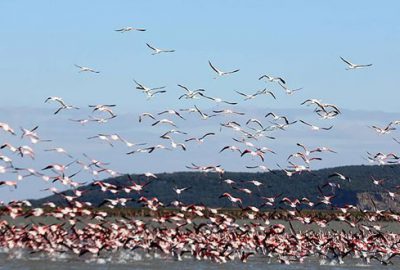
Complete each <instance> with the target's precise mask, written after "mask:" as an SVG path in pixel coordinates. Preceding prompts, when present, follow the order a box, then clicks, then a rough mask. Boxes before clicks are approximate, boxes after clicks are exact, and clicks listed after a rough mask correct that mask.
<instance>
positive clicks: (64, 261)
mask: <svg viewBox="0 0 400 270" xmlns="http://www.w3.org/2000/svg"><path fill="white" fill-rule="evenodd" d="M107 256H108V257H101V258H97V257H92V256H87V257H85V258H83V257H81V258H79V257H77V256H74V255H69V254H57V255H53V256H49V255H44V254H29V252H26V251H23V250H11V251H4V250H3V253H1V254H0V269H1V270H9V269H20V270H34V269H35V270H36V269H40V270H50V269H57V270H64V269H65V270H67V269H72V270H73V269H76V270H78V269H79V270H86V269H87V270H89V269H90V270H91V269H98V270H108V269H113V270H114V269H116V270H125V269H138V270H139V269H165V270H167V269H177V270H178V269H179V270H180V269H199V270H202V269H204V270H206V269H240V270H241V269H277V270H284V269H293V270H306V269H309V270H319V269H332V270H333V269H335V270H339V269H346V270H350V269H400V264H399V263H400V262H399V261H397V262H394V263H395V264H394V265H390V266H383V265H380V264H379V263H378V262H372V263H371V264H364V263H362V262H361V261H360V260H356V259H347V260H345V262H344V263H343V264H338V263H337V262H328V261H326V260H323V259H319V258H316V257H315V258H309V259H308V260H307V261H306V262H304V263H302V264H301V263H293V264H290V265H284V264H279V263H277V262H276V261H274V260H272V261H270V259H269V258H266V257H252V258H249V260H248V262H247V263H245V264H244V263H242V262H240V261H238V260H236V261H233V262H228V263H224V264H219V263H215V262H210V261H197V260H195V259H193V258H189V257H188V258H183V260H182V261H177V260H175V259H174V258H172V257H169V256H161V255H157V254H151V255H150V254H146V253H139V252H116V253H113V254H109V255H107Z"/></svg>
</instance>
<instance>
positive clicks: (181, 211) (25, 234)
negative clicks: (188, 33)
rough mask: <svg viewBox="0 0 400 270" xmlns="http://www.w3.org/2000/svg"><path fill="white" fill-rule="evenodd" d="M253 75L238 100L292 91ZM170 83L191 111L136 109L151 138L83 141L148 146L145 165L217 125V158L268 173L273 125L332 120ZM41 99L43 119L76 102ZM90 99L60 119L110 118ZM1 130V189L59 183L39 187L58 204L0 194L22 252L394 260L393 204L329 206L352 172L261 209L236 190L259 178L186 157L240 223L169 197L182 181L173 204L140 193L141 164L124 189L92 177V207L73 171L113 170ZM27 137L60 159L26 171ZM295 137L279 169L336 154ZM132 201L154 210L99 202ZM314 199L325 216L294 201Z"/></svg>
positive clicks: (7, 246) (255, 184)
mask: <svg viewBox="0 0 400 270" xmlns="http://www.w3.org/2000/svg"><path fill="white" fill-rule="evenodd" d="M115 31H117V32H120V33H121V34H122V33H123V34H124V35H125V34H128V32H131V33H132V32H135V31H139V32H140V31H146V29H138V28H133V27H124V28H122V29H117V30H115ZM139 35H140V34H139ZM146 45H147V47H148V49H149V50H150V52H151V54H152V55H159V54H167V53H168V54H171V55H172V54H175V53H178V52H175V50H172V49H160V48H157V47H155V46H154V45H152V44H149V43H146ZM154 57H162V56H154ZM338 61H343V62H344V64H345V65H346V69H349V70H355V69H363V68H372V67H370V66H371V64H365V65H360V64H353V63H351V62H350V61H348V60H346V59H345V58H341V59H338ZM75 66H76V68H77V69H78V71H79V73H87V74H88V76H101V75H102V74H101V72H100V71H98V70H96V69H93V68H91V67H86V66H80V65H75ZM221 66H222V65H221ZM205 68H209V71H210V73H212V74H213V75H214V76H215V79H219V80H224V78H222V77H229V76H235V73H237V72H240V70H239V69H230V70H227V71H223V70H221V69H220V63H218V64H217V63H213V62H211V61H208V65H207V60H206V61H205ZM349 72H352V71H349ZM360 72H362V71H360ZM210 78H211V76H210ZM259 80H260V81H264V82H265V88H263V89H261V90H257V91H254V92H250V93H245V92H241V91H236V93H234V95H236V96H237V100H240V103H241V105H243V106H245V104H246V102H247V101H248V100H251V99H272V100H275V99H277V96H278V95H277V93H276V91H275V92H273V91H270V90H268V89H269V88H270V86H274V87H277V88H278V89H282V91H283V92H281V94H283V95H285V96H286V95H287V96H288V98H290V96H291V95H296V93H297V92H298V91H301V90H302V89H301V88H297V89H295V88H291V87H289V86H288V82H287V81H286V79H285V78H281V77H274V76H271V75H267V74H266V75H262V76H260V77H259ZM133 83H134V84H133V85H134V87H135V88H136V89H137V90H139V91H140V92H141V93H142V94H143V100H140V101H139V102H147V101H146V100H149V99H157V98H159V97H160V96H162V95H165V94H166V93H167V90H166V87H150V86H147V85H146V84H145V83H143V82H140V81H137V80H134V82H133ZM176 88H177V89H180V90H181V91H182V94H181V95H180V96H177V97H176V98H177V100H178V99H180V100H182V99H185V100H187V101H189V102H193V103H192V104H193V106H192V107H191V108H185V109H182V108H176V109H170V108H168V109H160V110H159V111H154V112H143V113H141V114H140V115H138V118H139V122H140V123H141V125H148V126H149V128H152V129H157V128H158V129H160V130H161V129H162V132H160V134H159V141H160V143H159V144H154V145H150V144H149V143H145V142H144V143H140V144H137V143H133V142H131V141H129V140H127V139H126V138H123V137H122V136H120V135H119V134H118V133H112V134H105V133H101V134H93V136H91V137H89V138H88V140H90V142H93V143H105V144H109V145H110V147H112V146H114V145H115V144H122V145H126V147H127V151H126V154H127V155H128V156H130V157H131V158H134V157H135V156H137V155H147V156H148V159H149V162H150V160H151V156H152V153H154V152H159V151H160V152H161V151H162V152H163V153H164V155H165V158H168V154H169V153H171V151H190V148H191V146H192V145H193V144H196V143H198V144H203V145H204V147H207V141H208V140H211V139H212V138H213V137H215V136H218V133H221V132H226V133H231V134H232V138H233V140H232V141H231V143H229V142H226V146H225V147H223V148H222V149H216V150H215V151H216V153H217V154H218V152H219V155H227V153H226V152H232V155H236V156H237V157H238V158H241V159H246V160H248V161H249V164H248V166H247V168H248V169H254V170H258V171H269V168H268V166H266V165H265V164H266V163H265V160H266V158H267V156H268V155H271V154H276V153H275V151H274V150H273V148H269V147H267V145H273V143H272V142H273V140H274V139H279V138H275V137H274V136H272V135H273V134H272V133H273V131H275V130H289V129H290V128H291V126H292V125H299V126H302V127H303V128H305V129H306V128H309V129H311V130H313V131H315V132H316V133H315V134H318V133H319V132H330V131H329V130H331V129H333V128H334V127H333V126H332V125H330V124H326V125H323V126H317V125H315V123H312V122H308V121H305V120H302V119H289V117H288V116H285V115H277V114H275V113H273V112H265V117H264V118H263V119H257V118H252V117H251V116H249V115H246V113H244V112H241V111H238V109H237V108H238V106H235V105H237V104H238V102H236V101H233V100H224V99H223V98H220V97H215V96H213V95H211V94H208V93H207V91H206V90H205V89H191V88H190V87H188V86H185V85H182V84H177V86H176ZM198 100H203V102H204V101H209V102H210V103H211V104H215V105H218V106H217V107H216V108H217V109H214V110H212V111H208V110H206V109H203V108H200V106H199V104H198V103H197V104H196V101H198ZM45 103H46V106H49V107H51V108H53V107H54V115H53V116H51V117H59V115H60V114H63V113H65V111H66V110H76V112H79V110H80V108H78V107H77V106H75V105H72V104H70V103H68V101H65V100H63V99H62V98H61V97H55V96H52V97H48V98H47V99H45ZM177 104H178V103H177ZM301 105H302V106H305V107H306V108H310V113H312V114H313V115H315V119H316V121H317V120H318V121H320V120H321V119H322V120H323V121H326V122H328V123H329V121H330V120H331V119H334V118H336V117H338V116H340V114H341V110H340V109H339V108H338V106H337V105H335V104H329V103H324V102H323V101H321V100H319V99H314V98H310V99H307V100H305V101H304V102H303V103H302V104H301ZM89 107H90V108H91V110H92V113H91V115H90V116H89V117H86V118H85V117H82V118H80V119H77V118H71V119H69V120H68V121H73V122H76V126H77V128H79V127H81V125H82V126H83V125H86V124H88V123H93V125H107V124H108V123H109V122H111V121H113V120H114V119H115V118H116V117H118V115H117V114H116V113H115V112H114V110H115V107H116V104H95V105H89ZM188 115H191V117H193V116H194V117H197V118H198V119H199V126H201V125H202V123H204V122H203V121H208V120H209V119H210V118H213V119H219V120H220V121H219V122H220V124H219V126H218V127H216V129H215V130H214V131H209V130H204V132H203V133H202V134H188V133H187V132H185V130H181V129H179V122H181V121H185V119H186V118H187V117H188ZM78 118H79V117H78ZM398 124H400V121H392V122H390V123H388V125H387V126H384V127H378V126H371V132H377V133H379V134H382V135H384V134H389V133H390V132H391V131H393V130H395V129H396V126H397V125H398ZM32 126H35V125H34V124H33V125H32ZM0 131H1V136H2V138H3V141H2V142H1V146H0V148H1V150H0V151H1V152H0V162H1V163H0V176H2V175H4V176H7V179H4V177H3V179H1V181H0V188H1V189H7V188H8V189H10V190H18V185H20V183H21V182H22V181H26V179H32V178H35V179H37V181H46V182H48V183H49V184H50V185H53V184H54V185H55V184H57V185H62V186H64V188H63V189H61V188H56V186H51V187H49V188H48V189H47V191H51V192H53V193H54V194H59V195H60V196H62V197H63V199H64V200H65V204H64V205H56V204H55V203H53V202H47V203H44V204H43V205H42V206H40V207H35V206H32V205H31V203H30V202H29V201H27V200H16V201H10V202H3V203H2V205H1V214H2V218H1V220H0V246H1V247H3V250H6V251H8V252H10V251H11V250H13V249H23V250H28V251H29V252H31V253H43V254H53V255H55V256H59V255H60V254H65V253H69V254H71V256H74V254H75V256H84V257H90V258H92V257H104V256H107V254H110V253H111V252H115V251H117V250H125V251H132V252H137V251H138V250H142V252H144V253H148V254H158V255H160V254H163V255H164V256H171V257H173V258H175V259H176V260H189V259H195V260H209V261H213V262H217V263H225V262H229V261H232V260H240V261H242V262H246V261H248V260H251V259H252V257H255V256H258V257H265V258H266V261H268V262H275V263H283V264H290V263H296V262H297V263H302V262H304V261H306V260H307V258H310V257H318V258H321V259H324V260H328V261H329V262H331V263H343V262H345V261H346V259H347V258H351V257H352V258H358V259H359V260H360V261H362V262H363V263H366V264H369V263H379V264H384V265H389V264H392V263H393V260H394V257H396V256H397V255H399V254H400V236H399V235H398V234H397V233H393V232H390V231H388V230H387V229H386V228H385V227H384V226H382V223H381V222H380V221H385V222H391V223H395V224H397V222H399V221H400V215H399V214H398V213H396V212H394V211H392V210H391V209H378V208H377V207H375V209H360V208H359V207H358V206H357V205H345V206H340V207H339V206H336V205H334V204H333V203H332V199H333V198H334V197H335V194H334V192H340V189H339V187H340V183H341V182H343V181H351V176H349V175H343V174H342V173H341V172H337V173H335V174H332V175H330V176H329V177H328V179H326V184H325V185H324V187H321V188H319V189H317V188H316V187H315V189H316V190H318V191H319V197H318V198H319V199H318V200H317V201H311V200H310V199H308V198H288V197H285V194H277V195H273V196H267V195H266V194H259V195H260V196H262V198H263V200H265V204H264V205H263V206H262V207H256V206H252V205H248V204H247V203H246V201H245V200H242V198H241V194H254V193H256V192H257V190H259V189H258V188H259V186H260V185H263V183H262V182H260V181H257V179H254V180H252V181H247V182H243V181H240V180H241V179H227V178H226V177H225V176H224V173H225V170H224V168H223V167H222V166H221V165H216V164H207V165H198V164H193V163H192V164H191V165H190V166H189V165H188V166H187V168H188V169H190V170H195V171H200V172H204V173H216V174H218V175H219V177H220V180H221V181H220V182H218V183H216V185H217V184H218V185H223V186H224V188H225V190H226V192H224V193H223V194H221V195H220V200H229V201H230V202H231V203H232V207H236V208H240V209H241V211H242V213H243V216H245V217H246V219H244V220H236V219H235V218H234V217H233V216H230V215H229V214H226V213H224V211H223V209H218V208H212V207H208V206H206V205H187V204H185V203H183V202H181V201H179V198H180V196H181V194H182V193H185V192H187V190H188V189H191V187H190V186H182V187H174V189H173V190H174V191H175V192H176V200H175V201H173V202H162V201H160V200H159V199H158V198H157V197H153V198H148V197H146V195H145V192H144V191H145V190H146V188H148V187H149V186H150V185H151V183H152V182H153V181H157V175H156V174H154V173H151V172H146V173H145V176H146V177H145V178H146V179H147V181H145V182H143V181H142V182H140V181H139V180H138V179H134V177H130V176H129V182H128V183H127V184H126V185H125V186H123V187H120V186H117V185H113V184H110V183H108V182H106V181H99V180H93V181H92V182H91V185H92V186H93V187H94V188H97V189H99V190H101V191H102V192H104V193H106V194H109V195H110V198H109V199H106V200H105V201H104V202H102V203H101V205H92V204H91V203H90V202H86V201H83V200H82V194H83V191H82V190H81V189H80V188H81V187H82V183H81V182H82V181H79V180H82V179H79V177H80V174H81V173H82V172H87V173H90V174H91V175H93V177H94V176H104V175H105V176H118V175H120V173H118V172H117V171H114V170H113V169H111V168H110V166H109V163H106V162H103V161H100V160H96V159H94V158H93V157H89V155H86V154H84V156H85V158H84V159H81V160H79V159H78V158H77V156H73V155H71V154H70V153H69V152H68V150H66V149H64V148H61V147H55V146H52V147H49V145H51V144H53V143H54V142H52V141H48V140H46V139H43V137H42V136H41V135H42V134H39V131H40V128H39V127H38V126H35V127H34V128H32V129H26V128H20V129H19V128H18V127H14V126H10V125H9V124H7V123H0ZM10 136H19V137H20V138H21V140H20V142H21V144H20V145H13V144H11V143H9V141H10V140H9V139H10ZM37 145H45V146H44V148H45V149H41V151H46V152H54V153H55V154H56V155H60V158H61V156H63V157H62V158H64V159H65V160H67V161H66V162H65V163H64V164H59V163H49V164H48V165H47V166H46V167H44V168H42V167H41V168H36V169H33V168H32V167H33V166H32V167H29V168H24V167H21V166H19V165H18V160H19V159H28V160H31V162H32V164H34V161H35V159H34V158H35V151H37V150H36V149H35V146H37ZM297 146H298V152H295V153H293V154H291V155H290V156H289V157H288V159H287V160H288V163H287V166H285V167H282V168H281V169H282V170H284V171H285V172H286V175H287V177H291V176H292V175H294V174H301V173H305V172H310V171H311V166H312V164H313V163H314V162H318V161H319V160H321V156H323V155H324V154H332V155H333V154H335V153H337V151H336V150H335V149H332V148H330V147H329V146H314V147H313V148H310V147H309V146H307V145H305V144H302V143H297ZM82 148H84V147H82ZM110 149H111V148H110ZM17 158H18V160H17ZM14 159H16V160H14ZM399 159H400V157H399V156H397V155H396V154H394V153H382V152H379V153H370V155H369V156H368V160H369V161H370V162H371V163H372V164H379V165H386V164H397V163H399ZM189 164H190V161H189ZM10 176H14V178H12V177H10ZM31 181H32V180H31ZM85 181H87V179H85ZM371 181H373V183H374V184H375V185H377V186H380V188H381V187H383V188H384V190H386V192H387V193H388V194H389V196H390V197H391V198H393V199H396V198H397V197H398V196H399V195H398V193H397V187H386V186H385V182H384V180H382V179H372V180H371ZM330 187H337V188H336V189H331V188H330ZM67 189H71V190H72V191H73V195H72V196H71V195H66V194H65V192H64V191H65V190H67ZM318 191H316V192H318ZM191 192H193V194H195V190H193V189H192V190H191ZM193 196H195V195H193ZM111 198H112V199H111ZM131 201H135V202H138V203H140V204H142V206H143V207H144V208H147V209H148V211H150V212H151V213H153V214H152V215H151V217H123V218H120V217H112V216H110V214H108V212H107V211H104V209H105V208H116V207H117V208H118V207H127V204H129V202H131ZM171 203H172V205H173V206H174V208H175V211H173V212H169V213H168V214H164V215H161V214H159V213H160V212H159V210H160V209H162V208H163V206H165V205H167V204H171ZM321 205H323V206H324V207H325V208H327V209H330V210H335V211H332V213H333V215H332V216H331V217H330V218H329V219H328V218H321V217H318V216H315V215H310V214H307V213H309V212H304V211H303V210H302V209H303V208H304V207H307V208H308V209H313V207H316V206H321ZM100 207H101V208H100ZM263 208H264V209H263ZM278 208H280V209H281V208H283V209H286V210H284V211H286V212H287V215H288V216H289V218H288V220H287V221H285V222H283V221H281V222H280V221H279V220H274V219H275V216H274V212H273V209H278ZM267 209H268V211H266V210H267ZM355 213H357V215H356V214H355ZM360 217H361V218H360ZM21 220H22V222H21ZM17 221H18V222H17ZM332 221H335V222H341V223H342V224H343V226H345V227H346V228H350V229H347V230H340V229H339V230H333V229H329V228H328V227H329V226H328V225H329V223H330V222H332ZM294 223H297V224H298V223H302V224H303V225H302V226H304V227H302V228H303V229H301V230H300V229H296V226H294ZM310 224H314V226H317V227H318V228H319V229H311V228H310V227H308V226H309V225H310ZM304 228H305V229H304Z"/></svg>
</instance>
